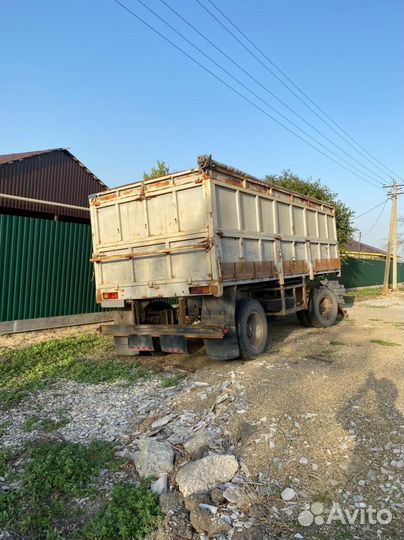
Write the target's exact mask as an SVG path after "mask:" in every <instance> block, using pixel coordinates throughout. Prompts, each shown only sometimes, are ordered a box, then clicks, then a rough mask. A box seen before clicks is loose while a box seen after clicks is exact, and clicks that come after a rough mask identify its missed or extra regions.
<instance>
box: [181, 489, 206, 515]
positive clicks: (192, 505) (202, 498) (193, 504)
mask: <svg viewBox="0 0 404 540" xmlns="http://www.w3.org/2000/svg"><path fill="white" fill-rule="evenodd" d="M210 502H211V500H210V497H209V494H208V493H193V494H192V495H189V496H188V497H185V498H184V504H185V508H186V509H187V510H188V512H191V511H192V510H195V509H198V508H199V505H200V504H210Z"/></svg>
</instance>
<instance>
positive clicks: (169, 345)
mask: <svg viewBox="0 0 404 540" xmlns="http://www.w3.org/2000/svg"><path fill="white" fill-rule="evenodd" d="M160 347H161V350H162V351H164V352H166V353H174V354H181V353H187V352H188V349H187V340H186V338H185V337H184V336H160Z"/></svg>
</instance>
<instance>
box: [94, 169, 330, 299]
mask: <svg viewBox="0 0 404 540" xmlns="http://www.w3.org/2000/svg"><path fill="white" fill-rule="evenodd" d="M90 210H91V211H90V215H91V223H92V230H93V247H94V255H93V260H94V267H95V279H96V287H97V291H98V298H99V300H101V298H102V293H103V292H106V291H108V292H111V291H118V295H119V299H141V298H157V297H165V298H166V297H173V296H187V295H189V294H190V291H189V289H190V287H204V286H210V287H211V291H212V293H213V294H215V295H217V296H220V295H221V294H222V290H223V285H224V284H225V285H226V284H230V283H232V284H234V283H246V282H247V283H248V282H256V281H265V280H268V279H279V280H280V281H281V282H283V281H284V279H285V278H287V277H288V276H292V275H293V276H296V275H308V276H310V277H313V275H314V273H316V272H319V269H320V268H321V273H326V272H330V271H335V270H337V269H338V267H339V262H338V263H337V262H336V261H338V257H339V255H338V245H337V239H336V227H335V215H334V208H333V207H332V206H331V205H329V204H326V203H322V202H321V201H316V200H314V199H308V198H305V197H303V196H301V195H298V194H293V193H291V192H288V191H286V190H283V189H280V188H276V187H274V186H272V187H271V186H268V185H265V184H263V183H261V182H257V181H256V180H254V179H250V178H244V179H241V178H240V177H238V176H237V175H236V174H234V173H233V172H232V171H231V170H224V169H221V170H220V169H218V170H214V169H213V170H209V171H203V170H201V169H199V168H198V169H193V170H189V171H184V172H182V173H176V174H173V175H169V176H165V177H162V178H158V179H153V180H148V181H146V182H141V183H136V184H130V185H128V186H123V187H120V188H116V189H112V190H109V191H105V192H103V193H100V194H98V195H95V196H92V197H91V198H90ZM333 261H335V265H334V266H333ZM271 265H272V266H271ZM331 267H332V268H331ZM233 268H234V271H233ZM266 269H268V272H267V270H266ZM270 269H272V270H273V272H272V270H270ZM265 272H267V273H265Z"/></svg>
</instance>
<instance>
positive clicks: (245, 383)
mask: <svg viewBox="0 0 404 540" xmlns="http://www.w3.org/2000/svg"><path fill="white" fill-rule="evenodd" d="M403 304H404V303H403V298H402V295H395V296H391V297H389V298H387V299H385V298H381V299H374V300H368V301H363V302H361V303H358V304H357V305H355V306H354V307H353V308H352V309H350V317H349V319H347V320H344V321H341V322H340V323H339V324H337V325H336V326H334V327H332V328H329V329H315V328H302V327H301V326H299V324H298V323H297V321H295V319H294V318H290V319H288V320H285V319H284V320H281V319H280V320H276V321H274V322H273V323H271V325H270V333H271V347H270V350H269V351H268V353H267V354H265V355H263V356H261V357H259V358H257V359H255V360H253V361H248V362H243V361H232V362H214V361H212V360H209V359H208V358H207V357H206V356H205V353H204V349H203V348H201V349H200V350H197V351H196V352H194V353H193V354H192V355H188V356H175V355H171V356H162V357H142V358H140V362H141V364H143V366H148V367H149V368H152V369H154V370H155V371H157V372H159V373H158V374H157V375H156V377H155V378H152V379H151V380H148V381H146V382H139V383H135V384H134V385H132V386H128V385H123V386H119V384H118V383H116V382H115V383H111V384H110V385H109V384H107V383H103V384H102V385H89V384H80V385H79V384H78V383H72V382H67V383H63V384H62V383H61V384H60V385H59V386H57V387H56V388H50V389H45V390H43V391H41V392H40V393H39V394H38V395H35V396H33V398H32V399H28V400H25V401H24V402H22V403H21V404H19V405H18V406H17V407H15V408H14V409H12V410H8V411H6V412H5V413H4V415H3V416H4V418H3V421H7V422H8V423H9V427H8V428H7V430H5V432H4V433H3V444H6V445H7V446H10V445H12V444H17V443H18V440H19V438H21V440H22V438H23V437H25V438H27V437H36V436H37V435H36V434H35V433H34V434H28V435H27V433H26V432H24V430H22V429H21V425H23V422H24V421H26V418H27V415H28V414H29V413H32V411H33V408H35V406H36V405H38V404H39V405H38V406H40V409H41V414H42V415H44V414H46V415H50V416H52V414H55V411H56V410H58V408H59V409H60V408H61V405H63V408H64V416H65V419H66V420H65V423H64V425H63V427H61V428H60V429H59V430H58V431H57V430H56V432H55V436H60V437H62V438H65V439H68V440H72V441H76V440H77V441H78V442H82V441H86V440H89V439H91V438H94V437H96V438H97V437H98V438H100V439H103V438H104V439H105V440H108V441H113V440H115V441H117V443H119V445H118V446H119V450H120V454H121V455H123V456H127V457H128V456H129V457H131V456H134V455H135V454H136V452H138V451H139V448H141V444H140V443H141V441H142V440H144V439H145V438H147V439H148V440H149V439H151V438H152V439H154V440H156V441H159V442H161V443H164V444H169V445H171V446H172V448H173V449H174V450H175V459H174V465H173V468H172V470H170V472H169V475H168V492H166V493H165V494H163V495H162V496H161V504H162V507H163V511H164V513H165V516H166V521H165V525H164V527H163V528H162V529H161V530H160V531H159V532H158V533H157V534H156V536H155V537H156V538H159V539H162V538H165V539H166V538H172V539H174V538H175V539H177V538H199V537H200V535H202V536H201V537H203V535H206V534H210V536H212V534H213V533H212V534H211V533H209V532H208V530H209V531H212V530H213V529H211V528H209V527H210V526H211V525H210V521H212V520H213V519H214V520H216V521H215V526H216V525H217V523H218V521H217V520H218V519H219V518H218V517H217V516H220V519H221V520H222V521H221V522H220V526H221V527H222V528H221V529H220V527H219V528H217V531H216V532H217V534H218V535H219V536H218V537H219V538H222V539H227V538H229V539H230V538H233V540H255V539H257V540H258V539H260V540H261V539H263V538H307V539H309V538H313V539H317V538H336V539H338V538H341V539H343V538H360V539H362V538H363V539H365V538H366V539H368V538H375V539H376V538H386V539H391V540H393V539H394V540H395V539H397V538H402V537H403V534H404V522H403V515H404V483H403V480H404V475H403V473H404V444H403V442H404V440H403V434H404V419H403ZM10 344H11V343H10ZM18 344H20V343H18ZM161 371H163V372H165V373H166V374H167V372H168V373H169V374H171V375H172V374H179V375H180V376H182V377H184V378H183V379H182V380H181V381H180V382H177V385H176V386H175V387H174V388H168V389H167V388H161V385H160V382H159V379H157V377H161V373H160V372H161ZM72 396H73V397H72ZM83 400H84V401H85V407H84V408H83V406H82V405H83ZM121 418H124V419H125V421H124V422H122V423H121V422H120V419H121ZM196 436H197V437H199V439H198V441H197V444H196V443H193V448H191V447H190V446H187V442H189V440H192V441H195V437H196ZM195 445H196V446H195ZM209 454H215V455H222V456H223V455H227V456H235V457H236V458H237V461H238V463H239V466H240V468H239V471H238V473H237V474H236V476H234V477H233V478H232V477H230V479H231V482H224V481H222V483H220V482H219V486H218V487H219V488H220V490H222V491H220V490H219V491H217V489H216V491H215V489H213V490H212V489H211V487H210V488H209V490H208V493H205V494H203V495H202V499H198V500H197V503H198V504H199V502H202V503H208V504H210V505H211V507H212V508H214V510H207V509H205V508H202V509H201V508H199V506H198V504H196V506H195V500H194V501H192V500H189V497H188V498H186V497H185V498H184V497H182V496H181V495H180V493H179V492H178V482H177V474H178V471H179V470H180V469H181V468H182V467H183V466H184V465H186V464H187V463H188V462H190V461H195V462H198V460H199V459H200V458H201V457H202V456H206V455H209ZM131 474H134V475H136V471H135V472H132V473H131ZM133 479H134V480H135V479H136V476H134V477H133ZM226 488H227V489H228V490H230V491H232V490H233V491H232V492H233V495H232V496H231V497H230V499H229V498H228V497H227V498H226V497H224V498H223V496H222V495H223V490H225V489H226ZM235 488H237V489H236V491H234V489H235ZM187 489H188V488H187ZM236 492H237V493H238V495H237V496H235V495H234V493H236ZM184 504H185V506H186V509H187V510H186V509H185V507H184ZM370 507H371V508H370ZM369 508H370V511H369ZM190 509H191V510H192V511H191V522H192V526H191V523H190V517H189V513H188V510H190ZM372 509H374V512H373V513H372ZM209 511H211V512H214V517H212V516H209ZM330 511H331V514H330ZM206 513H208V514H206ZM327 520H328V521H329V523H328V524H327ZM349 520H351V523H350V522H349ZM195 529H196V530H197V531H198V532H195ZM215 534H216V533H215ZM220 535H221V536H220Z"/></svg>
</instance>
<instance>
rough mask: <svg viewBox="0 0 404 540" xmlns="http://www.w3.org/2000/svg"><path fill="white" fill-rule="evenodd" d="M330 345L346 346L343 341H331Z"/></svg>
mask: <svg viewBox="0 0 404 540" xmlns="http://www.w3.org/2000/svg"><path fill="white" fill-rule="evenodd" d="M330 345H345V343H344V342H343V341H330Z"/></svg>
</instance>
